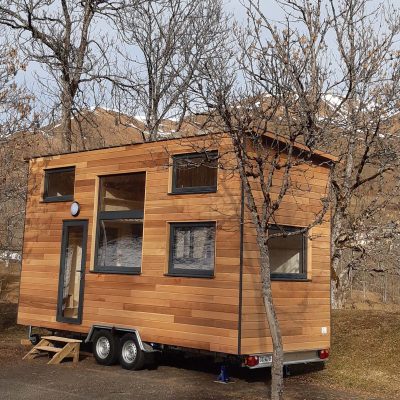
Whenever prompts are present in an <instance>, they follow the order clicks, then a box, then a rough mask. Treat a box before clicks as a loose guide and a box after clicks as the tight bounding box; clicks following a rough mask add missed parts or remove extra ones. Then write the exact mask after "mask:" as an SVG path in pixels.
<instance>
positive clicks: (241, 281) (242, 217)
mask: <svg viewBox="0 0 400 400" xmlns="http://www.w3.org/2000/svg"><path fill="white" fill-rule="evenodd" d="M243 237H244V188H243V182H240V254H239V263H240V266H239V310H238V350H237V352H238V354H239V355H240V354H241V353H242V303H243V258H244V248H243V246H244V239H243Z"/></svg>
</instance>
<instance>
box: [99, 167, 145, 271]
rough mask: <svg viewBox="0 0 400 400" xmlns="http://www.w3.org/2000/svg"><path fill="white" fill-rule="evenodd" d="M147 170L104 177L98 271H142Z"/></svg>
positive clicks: (101, 185) (101, 187)
mask: <svg viewBox="0 0 400 400" xmlns="http://www.w3.org/2000/svg"><path fill="white" fill-rule="evenodd" d="M145 181H146V173H145V172H139V173H133V174H123V175H110V176H103V177H101V178H100V190H99V212H98V216H97V240H96V261H95V264H96V266H95V270H96V271H100V272H109V273H122V274H135V273H140V270H141V263H142V241H143V214H144V195H145Z"/></svg>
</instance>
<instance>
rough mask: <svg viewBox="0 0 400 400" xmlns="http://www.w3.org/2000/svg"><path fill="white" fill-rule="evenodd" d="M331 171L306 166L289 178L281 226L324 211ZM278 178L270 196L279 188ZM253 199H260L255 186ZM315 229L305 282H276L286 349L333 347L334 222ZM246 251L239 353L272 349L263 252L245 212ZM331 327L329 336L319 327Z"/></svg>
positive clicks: (280, 212)
mask: <svg viewBox="0 0 400 400" xmlns="http://www.w3.org/2000/svg"><path fill="white" fill-rule="evenodd" d="M328 177H329V168H327V167H322V166H317V165H307V166H301V167H298V170H293V173H292V174H291V183H292V188H293V189H291V190H290V191H289V193H288V194H287V195H286V196H285V198H284V200H283V202H282V205H281V207H280V209H279V210H278V212H277V214H276V215H277V223H279V224H282V225H291V226H299V227H304V226H307V225H308V224H310V223H311V222H312V221H313V219H314V218H315V215H316V214H317V213H318V212H319V211H320V210H321V209H322V205H321V201H320V199H321V198H322V197H324V196H325V195H326V191H327V183H328ZM280 184H281V182H280V178H279V176H278V177H277V179H276V180H275V183H274V188H273V190H272V197H273V196H274V195H276V194H277V193H278V191H279V188H280ZM255 195H256V197H257V196H261V193H258V192H257V189H256V187H255ZM329 218H330V216H329V213H328V214H327V215H326V216H325V219H324V222H323V224H321V225H319V226H316V227H313V228H312V230H311V232H310V236H311V237H310V239H311V240H309V242H308V263H307V267H308V278H309V280H308V281H307V282H304V281H303V282H295V281H273V282H272V290H273V298H274V305H275V308H276V310H277V314H278V319H279V322H280V327H281V331H282V336H283V344H284V351H288V352H289V351H299V350H311V349H323V348H328V347H329V345H330V247H329V246H330V223H329ZM243 241H244V249H243V250H244V253H243V300H242V303H243V306H242V324H241V353H242V354H254V353H266V352H271V351H272V341H271V336H270V332H269V328H268V322H267V320H266V317H265V309H264V305H263V300H262V291H261V276H260V267H259V265H260V263H259V253H258V247H257V242H256V232H255V230H254V228H253V226H252V224H251V218H250V214H249V212H248V211H247V210H246V211H245V225H244V237H243ZM322 327H327V329H328V335H322V333H321V328H322Z"/></svg>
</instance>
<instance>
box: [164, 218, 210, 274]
mask: <svg viewBox="0 0 400 400" xmlns="http://www.w3.org/2000/svg"><path fill="white" fill-rule="evenodd" d="M214 267H215V222H189V223H171V224H170V254H169V271H168V272H169V274H170V275H178V276H193V277H212V276H214Z"/></svg>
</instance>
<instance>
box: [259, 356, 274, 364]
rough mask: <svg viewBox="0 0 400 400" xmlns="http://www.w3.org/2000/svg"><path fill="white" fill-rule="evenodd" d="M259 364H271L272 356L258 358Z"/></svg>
mask: <svg viewBox="0 0 400 400" xmlns="http://www.w3.org/2000/svg"><path fill="white" fill-rule="evenodd" d="M258 363H259V364H271V363H272V355H270V356H259V357H258Z"/></svg>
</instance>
